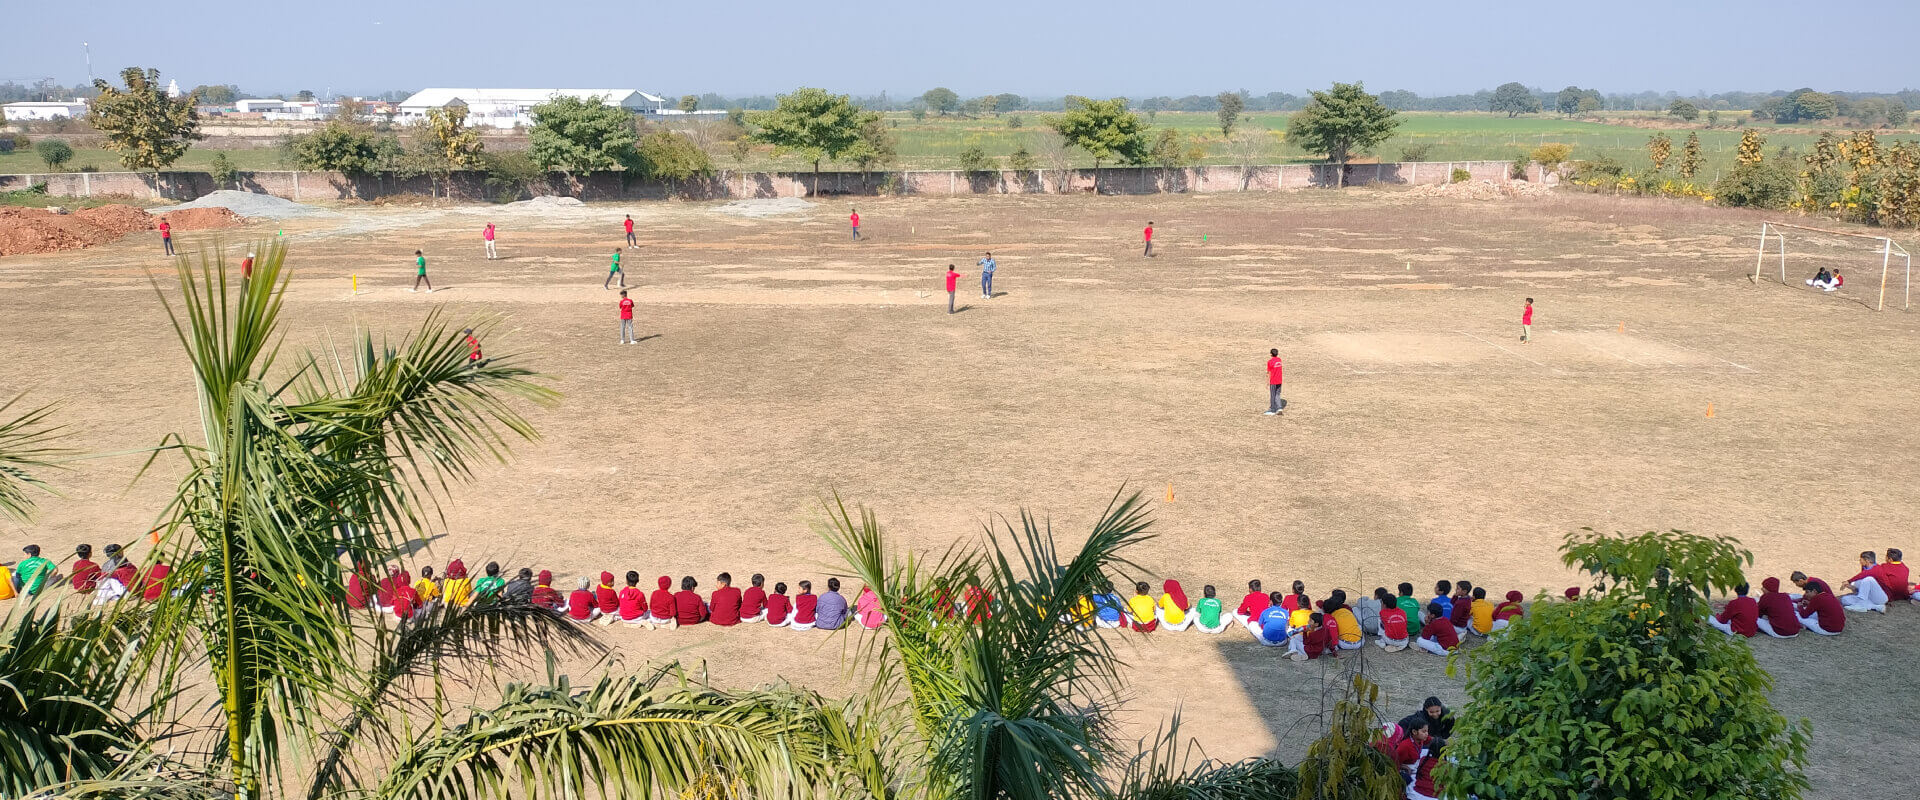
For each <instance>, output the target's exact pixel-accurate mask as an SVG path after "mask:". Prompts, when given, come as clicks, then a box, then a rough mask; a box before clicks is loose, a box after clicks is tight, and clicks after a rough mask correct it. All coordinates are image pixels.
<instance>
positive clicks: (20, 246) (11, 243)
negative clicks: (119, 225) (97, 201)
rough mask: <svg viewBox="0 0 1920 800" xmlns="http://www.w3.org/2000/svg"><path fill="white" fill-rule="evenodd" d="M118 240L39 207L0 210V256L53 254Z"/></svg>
mask: <svg viewBox="0 0 1920 800" xmlns="http://www.w3.org/2000/svg"><path fill="white" fill-rule="evenodd" d="M116 238H118V236H117V235H116V234H110V233H107V231H106V230H105V229H103V228H100V227H97V226H95V225H93V224H91V223H89V222H87V221H86V220H83V219H77V218H75V217H73V216H71V215H65V214H55V213H53V212H51V211H43V210H41V209H38V208H0V256H12V255H22V254H26V253H53V252H58V251H61V250H73V249H76V248H80V247H92V246H94V245H96V244H103V243H106V242H110V241H113V240H114V239H116Z"/></svg>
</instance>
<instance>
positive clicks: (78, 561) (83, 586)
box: [67, 544, 100, 593]
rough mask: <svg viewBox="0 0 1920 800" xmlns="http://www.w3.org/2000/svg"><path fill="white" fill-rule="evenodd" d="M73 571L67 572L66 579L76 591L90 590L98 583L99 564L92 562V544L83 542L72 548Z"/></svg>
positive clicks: (84, 591)
mask: <svg viewBox="0 0 1920 800" xmlns="http://www.w3.org/2000/svg"><path fill="white" fill-rule="evenodd" d="M73 555H74V562H73V571H72V572H70V573H68V574H67V580H68V581H69V582H70V583H72V584H73V590H74V591H76V592H81V593H86V592H91V591H93V590H94V589H95V588H97V587H98V586H99V585H100V565H99V564H95V563H93V560H92V559H93V545H90V544H83V545H80V546H78V547H75V548H73Z"/></svg>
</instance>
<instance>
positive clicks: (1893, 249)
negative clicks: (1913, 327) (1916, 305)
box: [1751, 222, 1913, 311]
mask: <svg viewBox="0 0 1920 800" xmlns="http://www.w3.org/2000/svg"><path fill="white" fill-rule="evenodd" d="M1782 229H1785V230H1796V231H1807V232H1809V233H1817V234H1822V235H1826V236H1843V237H1846V238H1849V239H1866V240H1868V241H1872V242H1878V243H1879V244H1880V247H1879V248H1878V249H1879V250H1880V295H1879V299H1878V300H1876V301H1875V303H1874V306H1873V310H1875V311H1885V310H1886V308H1887V278H1888V276H1889V275H1890V274H1891V271H1892V267H1893V257H1894V256H1896V255H1897V256H1899V257H1900V258H1901V260H1902V261H1904V262H1905V270H1904V273H1903V278H1902V281H1903V283H1902V286H1901V300H1900V310H1902V311H1908V310H1911V309H1912V308H1913V256H1912V255H1911V254H1909V253H1908V252H1907V249H1906V248H1904V247H1901V246H1900V244H1899V243H1898V242H1895V241H1894V240H1893V238H1892V237H1890V236H1874V235H1872V234H1867V233H1853V232H1851V231H1835V230H1828V229H1826V228H1814V227H1809V226H1806V225H1793V224H1789V223H1785V222H1762V223H1760V251H1759V254H1758V255H1756V256H1755V257H1754V260H1753V277H1752V278H1751V280H1752V281H1753V282H1754V283H1759V282H1760V273H1761V271H1763V270H1765V269H1766V267H1767V243H1768V241H1769V240H1771V241H1775V242H1778V243H1779V245H1780V259H1779V262H1780V283H1781V285H1784V286H1792V285H1793V284H1790V283H1787V236H1786V234H1785V233H1784V232H1783V230H1782Z"/></svg>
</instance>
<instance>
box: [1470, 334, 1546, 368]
mask: <svg viewBox="0 0 1920 800" xmlns="http://www.w3.org/2000/svg"><path fill="white" fill-rule="evenodd" d="M1454 333H1457V334H1460V335H1461V336H1468V337H1472V338H1474V339H1479V340H1480V341H1482V342H1486V343H1487V344H1490V345H1493V346H1494V347H1495V348H1496V349H1498V350H1500V351H1501V352H1503V353H1506V354H1507V355H1510V356H1513V357H1514V358H1518V359H1520V360H1522V361H1525V362H1527V363H1529V364H1532V365H1534V366H1536V367H1539V368H1541V369H1546V370H1553V371H1554V372H1559V371H1560V370H1559V369H1558V368H1555V367H1549V366H1547V365H1545V364H1542V363H1540V362H1538V361H1535V360H1533V359H1531V358H1528V357H1526V356H1523V355H1520V354H1519V353H1516V352H1514V351H1512V350H1508V349H1507V348H1506V347H1505V346H1503V345H1501V344H1499V343H1498V342H1495V341H1493V340H1491V339H1484V338H1481V337H1480V336H1478V335H1475V334H1471V333H1468V332H1466V331H1454Z"/></svg>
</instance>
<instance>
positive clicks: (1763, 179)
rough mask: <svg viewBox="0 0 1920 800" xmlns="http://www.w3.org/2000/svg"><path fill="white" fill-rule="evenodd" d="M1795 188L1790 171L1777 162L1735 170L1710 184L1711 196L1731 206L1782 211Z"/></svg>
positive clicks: (1789, 168) (1790, 200)
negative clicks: (1711, 188) (1711, 185)
mask: <svg viewBox="0 0 1920 800" xmlns="http://www.w3.org/2000/svg"><path fill="white" fill-rule="evenodd" d="M1798 188H1799V187H1798V186H1796V185H1795V181H1794V174H1793V169H1792V168H1791V167H1788V166H1785V165H1783V164H1781V163H1780V162H1779V161H1777V160H1776V161H1774V162H1772V163H1768V162H1761V163H1759V164H1741V165H1739V166H1737V167H1734V169H1733V171H1732V172H1729V173H1727V174H1726V175H1723V176H1721V178H1720V180H1718V181H1716V182H1715V183H1714V184H1713V195H1714V196H1715V197H1718V198H1720V202H1722V203H1724V204H1726V205H1730V206H1748V207H1752V208H1767V209H1783V208H1786V207H1787V204H1788V203H1791V202H1793V200H1794V196H1795V194H1796V193H1797V190H1798Z"/></svg>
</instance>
